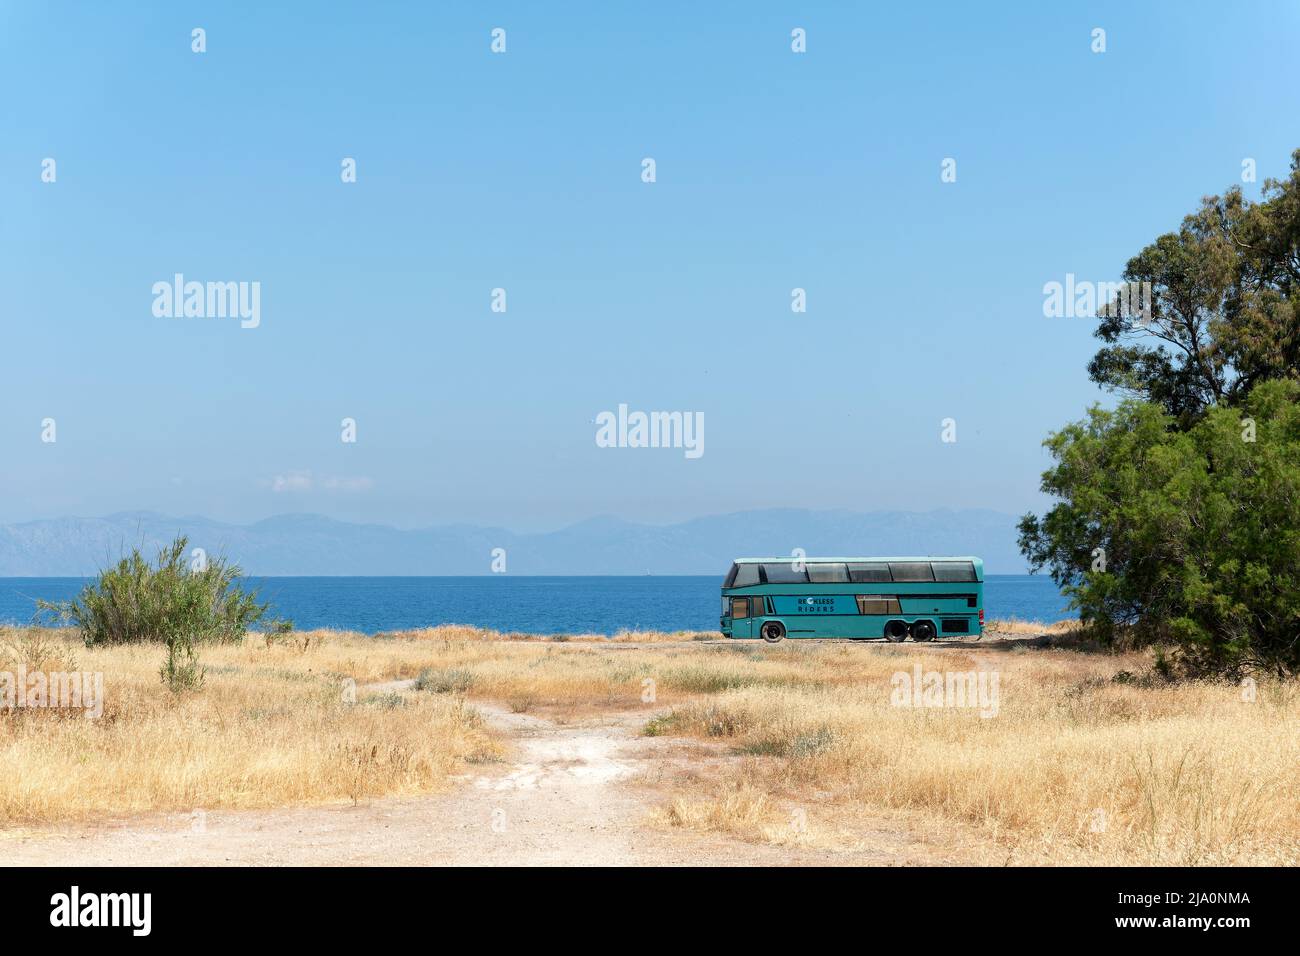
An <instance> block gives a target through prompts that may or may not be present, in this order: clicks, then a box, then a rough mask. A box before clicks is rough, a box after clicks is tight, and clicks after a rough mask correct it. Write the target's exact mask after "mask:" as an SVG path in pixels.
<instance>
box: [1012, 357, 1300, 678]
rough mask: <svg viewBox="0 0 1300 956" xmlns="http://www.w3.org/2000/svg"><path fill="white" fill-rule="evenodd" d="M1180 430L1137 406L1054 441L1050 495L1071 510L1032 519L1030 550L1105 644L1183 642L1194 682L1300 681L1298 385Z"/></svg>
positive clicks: (1273, 386)
mask: <svg viewBox="0 0 1300 956" xmlns="http://www.w3.org/2000/svg"><path fill="white" fill-rule="evenodd" d="M1174 424H1175V423H1174V419H1173V417H1172V416H1170V415H1169V414H1168V413H1167V412H1165V411H1164V410H1163V409H1161V408H1160V407H1159V406H1157V405H1154V404H1152V403H1150V402H1139V401H1135V400H1128V401H1124V402H1122V403H1121V404H1120V406H1119V407H1118V408H1116V409H1115V410H1113V411H1107V410H1104V409H1101V408H1096V407H1095V408H1093V409H1091V410H1090V411H1089V414H1088V418H1087V419H1086V420H1084V421H1081V422H1075V423H1073V424H1071V425H1068V426H1066V427H1065V428H1063V429H1062V430H1061V431H1059V432H1057V433H1055V434H1054V435H1052V436H1051V437H1050V438H1049V439H1048V441H1047V443H1046V444H1047V447H1048V449H1049V450H1050V451H1051V453H1052V456H1053V458H1054V459H1055V461H1056V464H1055V466H1054V467H1053V468H1051V469H1050V470H1048V471H1047V472H1046V474H1044V476H1043V489H1044V490H1045V491H1047V492H1048V493H1050V494H1052V495H1054V496H1056V497H1057V498H1059V499H1061V503H1059V504H1057V505H1055V506H1054V507H1053V508H1052V509H1051V510H1050V511H1049V512H1048V513H1047V514H1046V515H1045V516H1044V517H1043V518H1042V519H1041V520H1040V519H1038V518H1035V517H1034V516H1032V515H1028V516H1026V517H1025V518H1024V519H1022V521H1021V524H1020V546H1021V549H1022V550H1023V551H1024V552H1025V554H1026V555H1027V556H1028V558H1029V559H1030V563H1031V565H1032V566H1033V567H1034V568H1035V569H1038V568H1041V567H1043V566H1045V565H1046V566H1049V567H1050V568H1051V572H1052V577H1053V579H1054V580H1055V581H1056V583H1057V584H1058V585H1059V586H1060V587H1061V588H1062V589H1063V590H1064V591H1065V593H1067V594H1068V595H1070V596H1071V598H1072V599H1073V600H1074V602H1075V604H1076V606H1077V607H1078V608H1079V611H1080V614H1081V616H1082V617H1083V619H1084V620H1085V621H1087V622H1089V623H1090V624H1091V625H1092V626H1093V627H1094V628H1095V629H1096V631H1097V633H1098V635H1099V636H1100V637H1102V638H1103V640H1110V639H1113V638H1114V637H1115V635H1116V634H1117V633H1118V632H1119V631H1120V630H1121V629H1124V628H1131V629H1132V630H1133V631H1134V632H1135V633H1136V634H1138V635H1140V636H1142V637H1144V638H1146V639H1148V640H1159V641H1169V642H1172V643H1175V644H1176V645H1178V647H1179V648H1180V651H1181V663H1182V665H1183V667H1184V669H1185V670H1186V671H1187V672H1188V673H1192V674H1225V675H1235V674H1237V673H1239V672H1240V671H1242V670H1243V669H1244V668H1249V667H1261V668H1267V669H1270V670H1273V671H1276V672H1277V673H1280V674H1287V673H1296V672H1298V671H1300V520H1298V518H1297V510H1296V509H1297V505H1298V504H1300V383H1295V382H1290V381H1274V382H1267V383H1264V384H1262V385H1260V386H1258V387H1256V388H1255V389H1254V390H1252V391H1251V392H1250V394H1249V395H1248V396H1247V397H1246V399H1245V403H1244V406H1243V408H1242V409H1232V408H1229V407H1227V406H1217V407H1215V408H1212V409H1210V410H1209V411H1208V412H1207V413H1206V414H1205V415H1204V416H1203V417H1202V418H1201V420H1200V421H1199V422H1197V423H1196V424H1195V425H1193V426H1192V427H1191V428H1190V429H1189V430H1187V431H1180V430H1179V429H1177V428H1176V427H1174ZM1250 438H1253V439H1254V440H1253V441H1252V440H1247V439H1250Z"/></svg>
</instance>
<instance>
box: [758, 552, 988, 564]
mask: <svg viewBox="0 0 1300 956" xmlns="http://www.w3.org/2000/svg"><path fill="white" fill-rule="evenodd" d="M791 561H802V562H803V563H804V564H872V563H876V562H882V561H896V562H905V561H971V562H977V563H979V564H983V563H984V559H983V558H977V557H974V556H973V555H969V554H961V555H938V554H926V555H915V556H913V557H910V558H814V557H812V556H811V555H809V556H808V557H800V558H796V557H795V556H794V555H792V554H783V555H781V556H779V557H775V558H736V559H735V560H734V561H733V562H732V563H733V564H788V563H790V562H791Z"/></svg>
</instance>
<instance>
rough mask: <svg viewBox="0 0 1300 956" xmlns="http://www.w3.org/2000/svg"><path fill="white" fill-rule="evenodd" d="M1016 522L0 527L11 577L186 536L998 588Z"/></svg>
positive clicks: (261, 548) (278, 561) (459, 567)
mask: <svg viewBox="0 0 1300 956" xmlns="http://www.w3.org/2000/svg"><path fill="white" fill-rule="evenodd" d="M1015 525H1016V519H1015V518H1014V517H1012V516H1011V515H1006V514H999V513H997V512H993V511H981V510H972V511H948V510H941V511H930V512H925V513H914V512H904V511H884V512H873V513H865V514H864V513H858V512H852V511H801V510H795V509H771V510H764V511H741V512H736V513H734V514H727V515H715V516H712V517H708V518H696V519H694V520H692V521H686V522H683V523H681V524H673V525H642V524H634V523H632V522H628V521H623V520H621V519H618V518H611V517H600V518H592V519H590V520H588V521H583V522H580V523H578V524H575V525H572V526H571V527H568V528H564V529H561V530H559V531H551V532H546V533H542V534H517V533H515V532H512V531H506V530H504V529H501V528H487V527H478V526H474V525H443V526H439V527H434V528H425V529H418V530H411V531H403V530H399V529H397V528H390V527H386V526H384V525H373V524H349V523H347V522H343V521H335V520H334V519H332V518H326V517H322V516H321V515H306V514H299V515H281V516H278V517H274V518H267V519H266V520H265V521H259V522H257V523H255V524H251V525H234V524H225V523H222V522H219V521H212V520H210V519H208V518H201V517H186V518H174V517H168V516H166V515H160V514H155V513H152V512H127V513H122V514H115V515H109V516H108V517H105V518H58V519H53V520H48V521H28V522H24V523H21V524H11V525H0V577H24V576H57V575H86V574H92V573H94V571H95V570H96V569H98V568H99V567H101V566H103V565H104V564H105V563H106V562H108V561H110V560H114V559H116V558H117V557H118V556H119V555H120V554H121V553H122V552H123V550H124V549H127V548H130V547H131V546H136V545H142V546H143V547H144V548H145V549H146V551H147V552H148V553H149V554H150V555H152V554H153V553H154V552H156V551H157V550H158V548H160V547H161V546H162V545H163V544H164V543H166V542H168V541H170V540H171V539H172V538H173V537H174V536H175V535H176V534H177V533H182V532H183V533H185V534H187V535H188V536H189V538H190V543H191V547H202V548H204V549H206V550H207V551H208V553H209V554H214V555H215V554H224V555H226V556H227V557H228V558H230V559H232V560H234V561H236V562H238V563H239V565H240V566H241V567H243V568H244V570H245V571H247V572H248V573H250V574H258V575H288V574H362V575H366V574H373V575H383V574H391V575H424V574H487V573H489V572H490V561H491V553H492V549H493V548H505V549H506V554H507V570H508V571H509V572H510V573H512V574H645V573H647V572H649V573H653V574H719V575H720V574H722V573H723V572H724V571H725V570H726V568H727V566H728V564H729V563H730V561H731V559H732V558H733V557H738V556H758V555H767V554H780V555H785V554H789V553H790V551H791V549H793V548H796V547H797V548H803V549H804V551H805V552H806V553H807V554H810V555H817V554H837V555H854V554H917V553H919V554H977V555H981V556H982V557H983V558H984V560H985V563H986V570H987V571H988V572H990V573H992V574H999V573H1003V574H1018V573H1021V572H1023V571H1024V570H1025V568H1024V562H1023V560H1022V559H1021V557H1020V554H1019V552H1018V550H1017V549H1016V544H1015V541H1016V531H1015Z"/></svg>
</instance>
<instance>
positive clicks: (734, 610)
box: [731, 598, 749, 620]
mask: <svg viewBox="0 0 1300 956" xmlns="http://www.w3.org/2000/svg"><path fill="white" fill-rule="evenodd" d="M731 616H732V618H734V619H736V620H739V619H740V618H745V617H749V598H732V599H731Z"/></svg>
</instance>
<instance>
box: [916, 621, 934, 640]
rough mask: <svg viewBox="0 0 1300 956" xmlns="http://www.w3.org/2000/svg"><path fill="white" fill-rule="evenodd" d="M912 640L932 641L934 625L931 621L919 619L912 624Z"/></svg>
mask: <svg viewBox="0 0 1300 956" xmlns="http://www.w3.org/2000/svg"><path fill="white" fill-rule="evenodd" d="M912 640H914V641H932V640H934V625H933V624H931V623H930V622H929V621H917V622H916V623H915V624H913V625H912Z"/></svg>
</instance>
